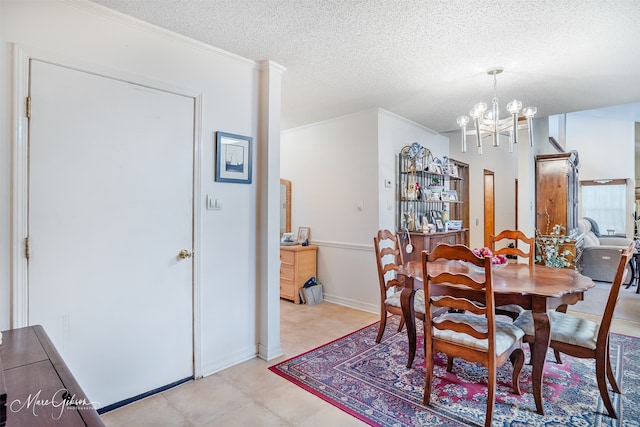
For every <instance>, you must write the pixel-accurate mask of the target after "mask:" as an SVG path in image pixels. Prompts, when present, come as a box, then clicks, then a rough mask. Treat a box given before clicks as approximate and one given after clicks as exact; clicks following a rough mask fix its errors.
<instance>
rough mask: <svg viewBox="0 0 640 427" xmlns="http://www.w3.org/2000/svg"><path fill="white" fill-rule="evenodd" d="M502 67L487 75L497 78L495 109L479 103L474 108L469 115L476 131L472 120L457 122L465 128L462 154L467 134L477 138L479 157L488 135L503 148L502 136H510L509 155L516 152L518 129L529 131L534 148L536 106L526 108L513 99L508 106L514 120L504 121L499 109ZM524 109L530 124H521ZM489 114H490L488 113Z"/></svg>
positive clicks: (490, 70)
mask: <svg viewBox="0 0 640 427" xmlns="http://www.w3.org/2000/svg"><path fill="white" fill-rule="evenodd" d="M502 71H504V69H503V68H502V67H493V68H489V69H488V70H487V74H488V75H490V76H493V99H492V100H491V110H490V111H487V104H486V103H484V102H479V103H477V104H475V105H474V106H473V108H472V109H471V111H470V112H469V115H470V116H471V120H472V121H473V126H474V129H471V130H467V125H468V124H469V117H467V116H459V117H458V119H457V123H458V126H460V128H461V129H462V152H463V153H466V152H467V135H476V141H477V146H478V154H482V139H483V138H485V137H487V136H492V137H493V146H494V147H497V146H499V145H500V141H499V137H500V135H508V136H509V152H510V153H512V152H513V144H516V143H517V142H518V129H528V130H529V145H530V146H532V147H533V123H532V120H533V117H534V116H535V115H536V113H537V111H538V110H537V108H536V107H526V108H524V109H523V108H522V102H521V101H518V100H515V99H514V100H513V101H511V102H510V103H509V104H507V111H508V112H509V114H510V115H511V116H510V117H507V118H504V119H500V111H499V106H498V95H497V86H498V80H497V78H496V76H497V75H498V74H500V73H502ZM520 110H522V114H523V116H524V117H525V118H526V125H525V124H522V125H520V124H519V123H518V117H519V114H520ZM485 112H486V113H485Z"/></svg>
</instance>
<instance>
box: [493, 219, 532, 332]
mask: <svg viewBox="0 0 640 427" xmlns="http://www.w3.org/2000/svg"><path fill="white" fill-rule="evenodd" d="M504 240H511V241H513V244H514V247H513V248H510V247H508V246H507V247H502V248H499V249H496V242H500V241H504ZM519 243H522V244H521V245H519ZM519 246H525V248H523V249H525V250H526V252H525V251H523V250H522V249H520V247H519ZM535 249H536V247H535V239H534V238H533V237H527V235H526V234H524V233H523V232H522V231H520V230H503V231H501V232H500V233H498V235H496V236H494V235H491V252H493V253H494V255H513V256H518V257H522V258H526V259H528V261H529V265H533V261H534V258H535V254H536V250H535ZM522 311H524V309H523V308H522V307H520V306H518V305H515V304H510V305H502V306H498V307H496V313H497V314H502V315H505V316H509V317H510V318H512V319H516V318H517V317H518V316H519V315H520V313H522Z"/></svg>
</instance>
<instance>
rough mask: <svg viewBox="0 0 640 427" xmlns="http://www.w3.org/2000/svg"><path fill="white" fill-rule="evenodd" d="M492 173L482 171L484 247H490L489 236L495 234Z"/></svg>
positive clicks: (494, 201) (494, 202) (494, 200)
mask: <svg viewBox="0 0 640 427" xmlns="http://www.w3.org/2000/svg"><path fill="white" fill-rule="evenodd" d="M494 178H495V176H494V173H493V172H492V171H489V170H486V169H485V170H484V246H486V247H488V248H489V247H491V236H492V235H494V234H495V228H496V226H495V223H496V199H495V181H494Z"/></svg>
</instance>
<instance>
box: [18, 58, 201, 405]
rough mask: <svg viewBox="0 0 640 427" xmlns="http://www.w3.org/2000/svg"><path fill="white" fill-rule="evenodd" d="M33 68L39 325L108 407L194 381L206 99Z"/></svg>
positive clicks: (32, 233) (32, 224) (33, 64)
mask: <svg viewBox="0 0 640 427" xmlns="http://www.w3.org/2000/svg"><path fill="white" fill-rule="evenodd" d="M29 62H30V64H29V68H30V70H29V72H30V75H29V99H30V100H31V117H30V119H29V131H28V138H29V148H28V159H29V161H28V166H29V167H28V177H27V181H28V209H27V218H26V222H27V224H28V238H29V258H28V274H27V277H28V278H27V284H26V286H27V289H28V293H27V294H28V299H27V301H26V303H27V313H28V324H30V325H34V324H41V325H43V326H44V328H45V330H46V331H47V334H48V335H49V337H50V338H51V340H52V341H53V343H54V344H55V346H56V348H57V349H58V351H59V352H60V353H61V355H62V356H63V358H64V360H65V362H66V363H67V365H68V366H69V368H70V369H71V371H72V372H73V374H74V376H75V377H76V379H77V380H78V382H79V383H80V385H81V387H82V388H83V389H84V391H85V392H86V393H87V395H88V397H89V398H90V399H91V400H92V401H93V402H94V403H95V406H96V407H97V408H104V407H105V406H109V405H112V404H114V403H116V402H120V401H124V400H127V399H129V398H132V397H135V396H139V395H141V394H144V393H146V392H149V391H151V390H155V389H158V388H162V387H164V386H166V385H169V384H174V383H177V382H180V381H184V380H186V379H190V378H192V377H193V376H194V361H193V359H194V350H193V346H194V338H193V320H194V319H193V271H194V270H193V258H191V257H190V255H191V252H192V248H193V229H194V227H193V167H194V166H193V165H194V144H195V138H194V135H195V131H194V129H195V126H194V114H195V113H194V111H195V102H194V99H193V98H192V97H188V96H183V95H179V94H175V93H170V92H167V91H163V90H160V89H154V88H150V87H147V86H142V85H138V84H135V83H131V82H127V81H123V80H118V79H115V78H110V77H105V76H100V75H97V74H94V73H89V72H84V71H80V70H77V69H72V68H68V67H65V66H61V65H55V64H51V63H48V62H43V61H38V60H33V59H32V60H30V61H29ZM182 250H184V251H185V252H182V254H183V256H182V257H180V256H179V254H180V252H181V251H182Z"/></svg>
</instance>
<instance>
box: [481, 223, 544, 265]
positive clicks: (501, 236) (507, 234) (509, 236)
mask: <svg viewBox="0 0 640 427" xmlns="http://www.w3.org/2000/svg"><path fill="white" fill-rule="evenodd" d="M501 240H512V241H513V244H514V247H513V248H510V247H508V246H507V247H503V248H499V249H496V242H499V241H501ZM520 242H522V245H519V243H520ZM519 246H526V248H525V249H528V250H527V251H526V252H525V251H523V250H522V249H520V247H519ZM535 249H536V247H535V239H534V238H533V237H527V235H526V234H524V233H523V232H522V231H520V230H503V231H501V232H500V233H498V235H496V236H494V235H492V236H491V252H493V253H494V255H514V256H519V257H522V258H527V259H528V260H529V265H533V261H534V258H535V252H536V250H535Z"/></svg>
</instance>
